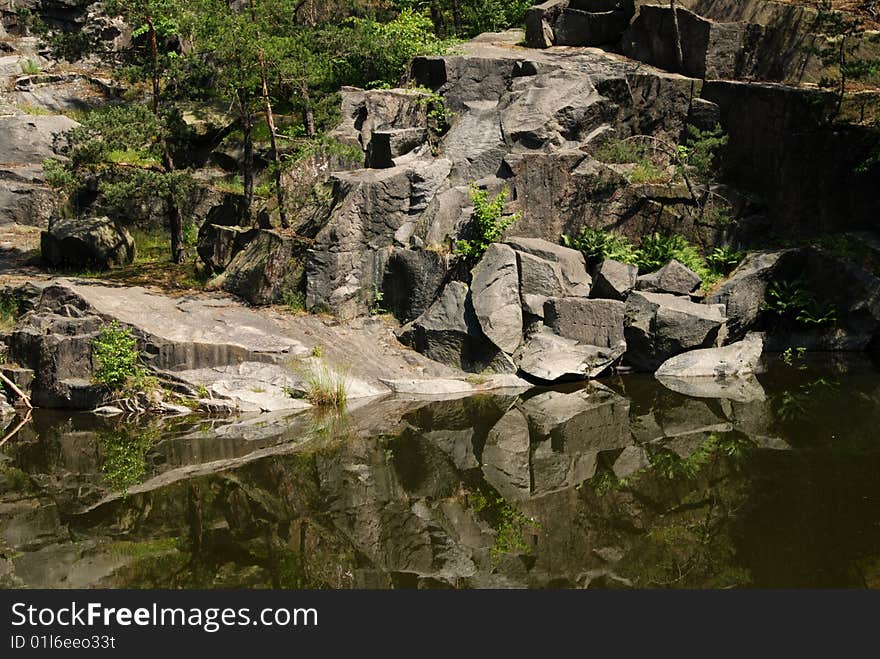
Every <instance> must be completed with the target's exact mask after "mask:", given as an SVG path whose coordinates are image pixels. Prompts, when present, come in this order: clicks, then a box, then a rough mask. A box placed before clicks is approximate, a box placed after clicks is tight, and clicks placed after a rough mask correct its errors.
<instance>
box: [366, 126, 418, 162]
mask: <svg viewBox="0 0 880 659" xmlns="http://www.w3.org/2000/svg"><path fill="white" fill-rule="evenodd" d="M427 141H428V129H427V128H386V129H383V130H376V131H373V139H372V140H370V145H369V150H368V151H367V167H375V168H384V167H394V159H395V158H399V157H400V156H403V155H406V154H407V153H409V152H410V151H412V150H413V149H416V148H418V147H420V146H422V145H423V144H426V143H427Z"/></svg>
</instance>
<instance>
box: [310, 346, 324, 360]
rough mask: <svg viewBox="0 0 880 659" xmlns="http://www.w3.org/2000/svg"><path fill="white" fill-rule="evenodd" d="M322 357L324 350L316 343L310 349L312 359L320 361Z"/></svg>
mask: <svg viewBox="0 0 880 659" xmlns="http://www.w3.org/2000/svg"><path fill="white" fill-rule="evenodd" d="M323 355H324V349H323V348H322V347H321V344H320V343H316V344H315V346H314V347H313V348H312V357H317V358H318V359H320V358H321V357H322V356H323Z"/></svg>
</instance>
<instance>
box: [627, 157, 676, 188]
mask: <svg viewBox="0 0 880 659" xmlns="http://www.w3.org/2000/svg"><path fill="white" fill-rule="evenodd" d="M629 180H630V181H631V182H633V183H668V182H669V174H667V173H666V171H665V170H664V169H662V168H661V167H658V166H657V165H655V164H654V163H652V162H651V161H650V160H647V159H645V160H640V161H639V162H637V163H636V166H635V167H634V168H633V170H632V172H630V174H629Z"/></svg>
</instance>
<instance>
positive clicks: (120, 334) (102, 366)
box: [92, 320, 144, 391]
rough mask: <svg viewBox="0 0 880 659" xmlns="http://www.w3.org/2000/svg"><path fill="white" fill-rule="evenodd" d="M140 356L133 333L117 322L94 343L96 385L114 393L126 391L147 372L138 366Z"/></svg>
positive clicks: (103, 331)
mask: <svg viewBox="0 0 880 659" xmlns="http://www.w3.org/2000/svg"><path fill="white" fill-rule="evenodd" d="M139 356H140V353H139V352H138V349H137V339H135V338H134V336H132V334H131V330H130V329H128V328H123V327H122V326H121V325H120V324H119V321H116V320H114V321H113V322H112V323H110V324H109V325H106V326H104V328H103V329H102V330H101V332H100V334H98V336H97V337H96V338H95V339H94V340H93V341H92V357H93V358H94V359H95V361H96V362H97V369H96V370H95V375H94V379H95V382H97V383H98V384H103V385H105V386H106V387H109V388H110V389H111V390H114V391H119V390H121V389H123V388H124V387H125V386H126V384H127V383H128V381H129V380H130V379H132V378H137V377H138V376H142V375H143V373H144V368H143V367H142V366H140V365H139V364H138V357H139Z"/></svg>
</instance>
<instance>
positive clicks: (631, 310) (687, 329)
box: [625, 291, 726, 371]
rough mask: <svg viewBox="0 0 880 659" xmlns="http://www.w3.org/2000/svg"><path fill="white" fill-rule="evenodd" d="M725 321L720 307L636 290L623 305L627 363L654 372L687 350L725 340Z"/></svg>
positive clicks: (709, 345) (722, 309)
mask: <svg viewBox="0 0 880 659" xmlns="http://www.w3.org/2000/svg"><path fill="white" fill-rule="evenodd" d="M725 321H726V319H725V317H724V307H723V306H722V305H713V306H708V305H704V304H696V303H694V302H691V301H690V300H689V299H687V298H683V297H676V296H674V295H667V294H663V293H643V292H638V291H636V292H634V293H632V294H631V295H630V296H629V299H627V302H626V329H625V335H626V345H627V353H626V361H627V363H629V364H630V365H631V366H632V367H633V368H635V369H638V370H642V371H654V370H655V369H656V368H657V367H658V366H660V365H661V364H662V363H663V362H664V361H666V360H667V359H669V358H670V357H673V356H675V355H677V354H680V353H682V352H685V351H686V350H693V349H694V348H709V347H712V346H715V345H716V344H717V343H718V342H719V341H721V340H723V338H724V332H723V330H724V325H725Z"/></svg>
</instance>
